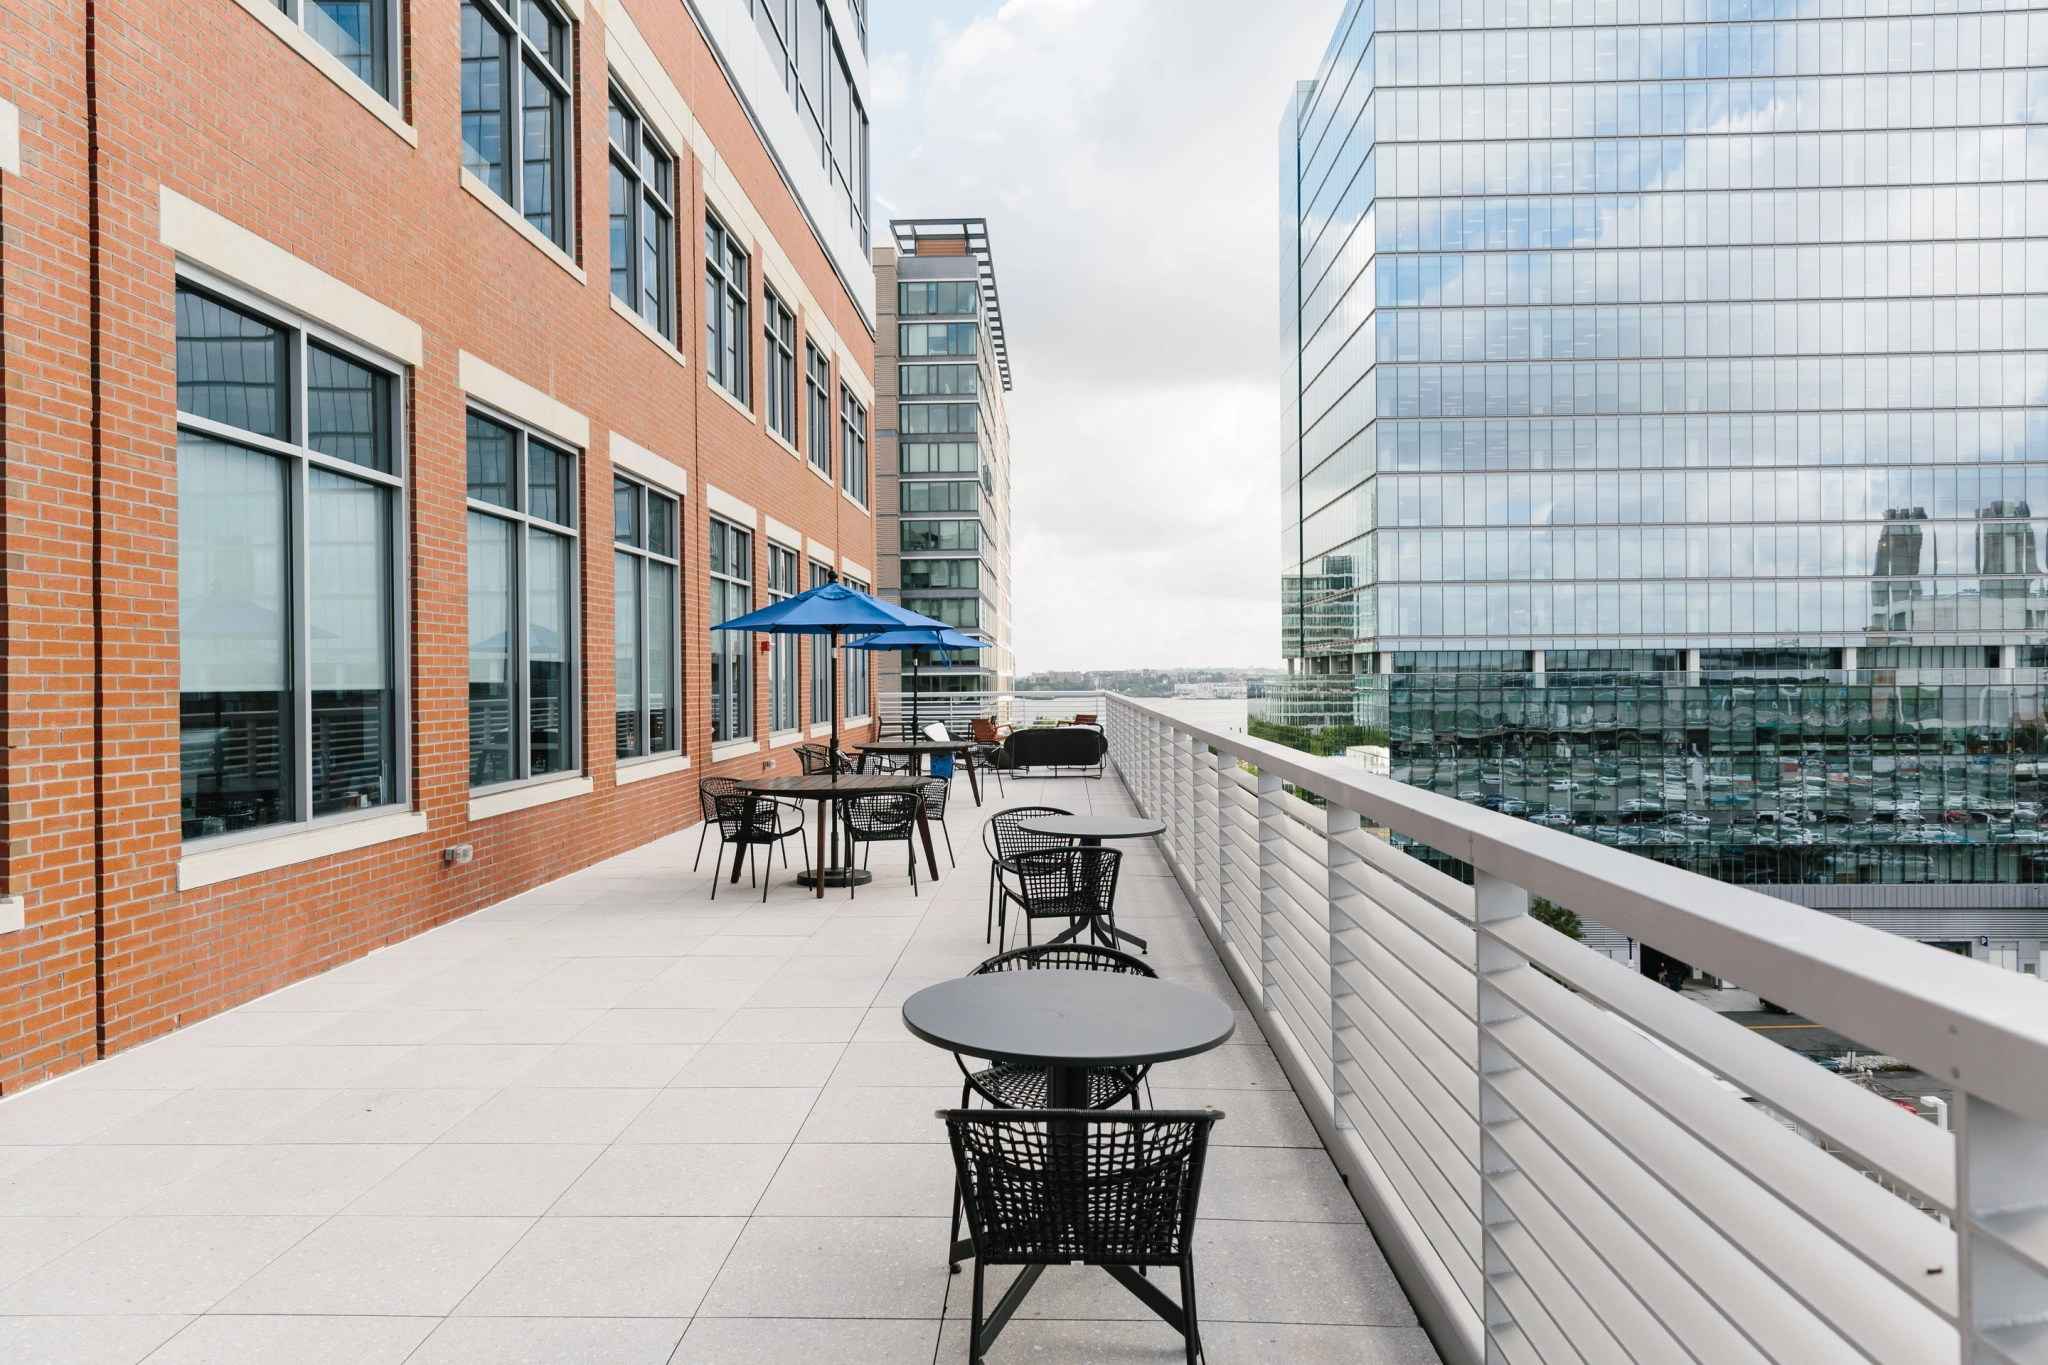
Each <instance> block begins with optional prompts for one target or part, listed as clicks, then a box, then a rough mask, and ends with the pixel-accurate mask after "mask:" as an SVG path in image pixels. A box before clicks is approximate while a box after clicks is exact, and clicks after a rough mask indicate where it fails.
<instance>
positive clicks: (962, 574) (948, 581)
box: [902, 559, 981, 616]
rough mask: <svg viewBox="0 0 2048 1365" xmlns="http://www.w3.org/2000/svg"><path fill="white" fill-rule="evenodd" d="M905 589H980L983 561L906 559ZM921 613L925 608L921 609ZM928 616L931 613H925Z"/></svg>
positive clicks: (904, 570)
mask: <svg viewBox="0 0 2048 1365" xmlns="http://www.w3.org/2000/svg"><path fill="white" fill-rule="evenodd" d="M902 563H903V588H904V591H906V592H908V591H910V590H911V589H913V588H927V589H929V588H978V587H980V586H981V561H980V560H978V559H906V560H904V561H903V562H902ZM919 610H920V611H922V610H923V608H919ZM925 614H926V615H927V616H929V615H931V613H930V612H926V613H925Z"/></svg>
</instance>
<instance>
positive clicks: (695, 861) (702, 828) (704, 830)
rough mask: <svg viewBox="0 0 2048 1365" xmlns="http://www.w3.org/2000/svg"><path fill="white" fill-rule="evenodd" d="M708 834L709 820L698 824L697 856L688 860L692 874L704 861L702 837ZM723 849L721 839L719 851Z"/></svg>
mask: <svg viewBox="0 0 2048 1365" xmlns="http://www.w3.org/2000/svg"><path fill="white" fill-rule="evenodd" d="M709 833H711V822H710V821H709V820H705V821H702V822H700V824H699V827H698V830H697V856H696V857H694V858H692V859H691V860H690V871H692V872H695V871H696V870H697V867H698V865H699V864H700V863H702V862H703V861H704V836H705V835H707V834H709ZM724 847H725V841H724V840H723V839H721V840H719V848H720V850H721V851H723V849H724Z"/></svg>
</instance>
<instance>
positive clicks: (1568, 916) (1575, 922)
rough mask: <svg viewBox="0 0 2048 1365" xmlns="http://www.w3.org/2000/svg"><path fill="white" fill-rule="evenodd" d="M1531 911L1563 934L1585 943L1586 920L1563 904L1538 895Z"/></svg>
mask: <svg viewBox="0 0 2048 1365" xmlns="http://www.w3.org/2000/svg"><path fill="white" fill-rule="evenodd" d="M1529 913H1530V914H1531V915H1533V916H1534V917H1535V918H1536V919H1538V920H1539V921H1541V922H1542V923H1544V924H1547V925H1549V926H1550V927H1551V928H1553V929H1555V930H1557V932H1559V933H1560V934H1563V935H1564V936H1565V937H1566V938H1569V939H1576V940H1578V941H1579V942H1581V943H1583V942H1584V941H1585V938H1586V922H1585V921H1584V920H1582V919H1580V918H1579V917H1578V916H1577V915H1576V914H1574V913H1572V912H1571V911H1569V910H1567V909H1565V908H1564V907H1563V906H1562V905H1552V904H1551V903H1550V902H1549V901H1547V900H1545V899H1544V898H1543V897H1541V896H1538V897H1537V898H1536V899H1535V900H1534V901H1532V902H1531V903H1530V905H1529Z"/></svg>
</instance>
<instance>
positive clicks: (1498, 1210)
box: [1472, 869, 1529, 1365]
mask: <svg viewBox="0 0 2048 1365" xmlns="http://www.w3.org/2000/svg"><path fill="white" fill-rule="evenodd" d="M1472 892H1473V897H1472V899H1473V908H1474V910H1475V912H1476V913H1475V919H1476V920H1477V928H1478V933H1477V934H1476V936H1475V943H1476V947H1477V961H1475V962H1474V964H1473V968H1474V974H1475V976H1476V978H1477V985H1478V999H1477V1001H1476V1003H1477V1005H1478V1011H1479V1056H1478V1058H1477V1059H1476V1060H1477V1063H1478V1065H1477V1070H1478V1073H1479V1180H1480V1241H1481V1246H1480V1248H1479V1250H1480V1264H1481V1265H1482V1266H1483V1267H1484V1268H1485V1275H1486V1298H1485V1305H1484V1309H1483V1312H1484V1317H1485V1324H1486V1335H1487V1341H1486V1359H1487V1365H1494V1362H1496V1361H1502V1360H1505V1359H1506V1357H1504V1356H1503V1355H1502V1354H1501V1352H1500V1348H1499V1346H1498V1345H1496V1344H1495V1342H1494V1340H1493V1338H1494V1334H1495V1332H1496V1331H1497V1330H1499V1329H1503V1328H1512V1327H1513V1325H1514V1314H1513V1313H1511V1312H1510V1311H1509V1310H1508V1307H1507V1305H1506V1304H1505V1303H1504V1302H1503V1301H1502V1299H1501V1297H1500V1294H1499V1293H1498V1292H1497V1290H1496V1288H1495V1286H1496V1285H1497V1284H1498V1283H1499V1282H1500V1280H1501V1279H1503V1278H1505V1277H1507V1276H1511V1275H1513V1274H1514V1273H1515V1271H1514V1268H1513V1266H1511V1265H1510V1264H1509V1263H1508V1261H1507V1258H1506V1257H1505V1256H1504V1255H1502V1253H1501V1250H1500V1247H1499V1244H1498V1242H1497V1241H1496V1240H1495V1233H1494V1229H1496V1228H1499V1227H1503V1226H1505V1225H1507V1224H1510V1223H1512V1222H1514V1221H1515V1219H1514V1216H1513V1215H1512V1214H1510V1213H1509V1212H1508V1211H1507V1207H1506V1205H1505V1204H1503V1203H1502V1202H1501V1199H1500V1197H1499V1196H1498V1195H1497V1194H1496V1193H1495V1191H1494V1186H1495V1182H1496V1181H1497V1180H1499V1179H1500V1178H1501V1177H1503V1176H1505V1175H1507V1174H1509V1173H1510V1172H1512V1171H1513V1170H1514V1165H1513V1163H1512V1162H1510V1161H1509V1160H1508V1158H1507V1155H1506V1153H1504V1152H1502V1151H1501V1149H1500V1145H1499V1144H1498V1143H1497V1142H1495V1141H1494V1138H1493V1130H1494V1129H1496V1128H1499V1127H1502V1126H1504V1125H1506V1124H1510V1123H1519V1122H1521V1117H1520V1115H1518V1114H1516V1113H1515V1111H1514V1110H1513V1109H1511V1108H1510V1107H1509V1106H1508V1104H1507V1101H1505V1100H1504V1099H1502V1098H1501V1096H1500V1094H1499V1092H1498V1091H1497V1090H1496V1089H1495V1088H1494V1084H1493V1080H1492V1078H1493V1077H1495V1076H1498V1075H1501V1074H1502V1073H1504V1072H1508V1071H1515V1070H1519V1069H1520V1063H1518V1062H1516V1061H1515V1060H1514V1058H1513V1057H1512V1056H1511V1055H1510V1054H1509V1053H1508V1052H1507V1051H1506V1050H1505V1049H1503V1048H1502V1047H1501V1046H1500V1044H1499V1043H1497V1042H1495V1041H1494V1036H1493V1030H1494V1028H1495V1027H1496V1026H1497V1025H1499V1024H1501V1023H1504V1022H1506V1021H1507V1020H1510V1019H1515V1018H1519V1017H1520V1016H1521V1013H1522V1011H1521V1010H1520V1009H1519V1008H1517V1007H1516V1006H1515V1005H1514V1004H1512V1003H1510V1002H1509V1000H1508V999H1507V997H1506V996H1504V995H1502V994H1501V993H1500V991H1499V990H1497V989H1496V988H1495V987H1494V986H1493V984H1492V983H1491V982H1490V981H1488V979H1487V978H1488V977H1490V976H1492V975H1494V974H1495V973H1498V972H1505V971H1509V970H1511V969H1513V968H1516V967H1525V966H1527V965H1528V959H1527V958H1525V957H1523V956H1522V955H1521V954H1519V953H1517V952H1515V951H1513V950H1512V949H1510V948H1509V947H1508V946H1507V945H1506V944H1504V943H1502V942H1501V941H1500V940H1499V939H1498V938H1497V937H1495V936H1494V934H1493V933H1492V932H1491V931H1490V929H1489V927H1488V926H1490V925H1494V924H1499V923H1501V922H1503V921H1505V920H1513V919H1518V918H1520V917H1521V916H1523V915H1526V914H1528V913H1529V893H1528V892H1527V891H1524V890H1523V889H1522V888H1521V887H1519V886H1516V885H1515V884H1514V883H1513V882H1507V881H1503V880H1501V879H1500V878H1499V877H1495V876H1493V875H1492V874H1490V873H1487V872H1481V871H1477V870H1476V869H1475V871H1474V874H1473V880H1472Z"/></svg>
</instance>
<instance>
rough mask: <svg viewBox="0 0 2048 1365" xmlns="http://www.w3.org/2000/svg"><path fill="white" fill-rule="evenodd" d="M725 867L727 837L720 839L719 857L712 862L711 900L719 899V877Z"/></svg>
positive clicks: (721, 836) (722, 836)
mask: <svg viewBox="0 0 2048 1365" xmlns="http://www.w3.org/2000/svg"><path fill="white" fill-rule="evenodd" d="M724 867H725V836H724V835H723V834H721V835H720V836H719V839H718V856H717V857H716V858H713V859H712V860H711V899H713V900H717V899H718V877H719V873H720V872H721V871H722V870H723V869H724Z"/></svg>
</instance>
